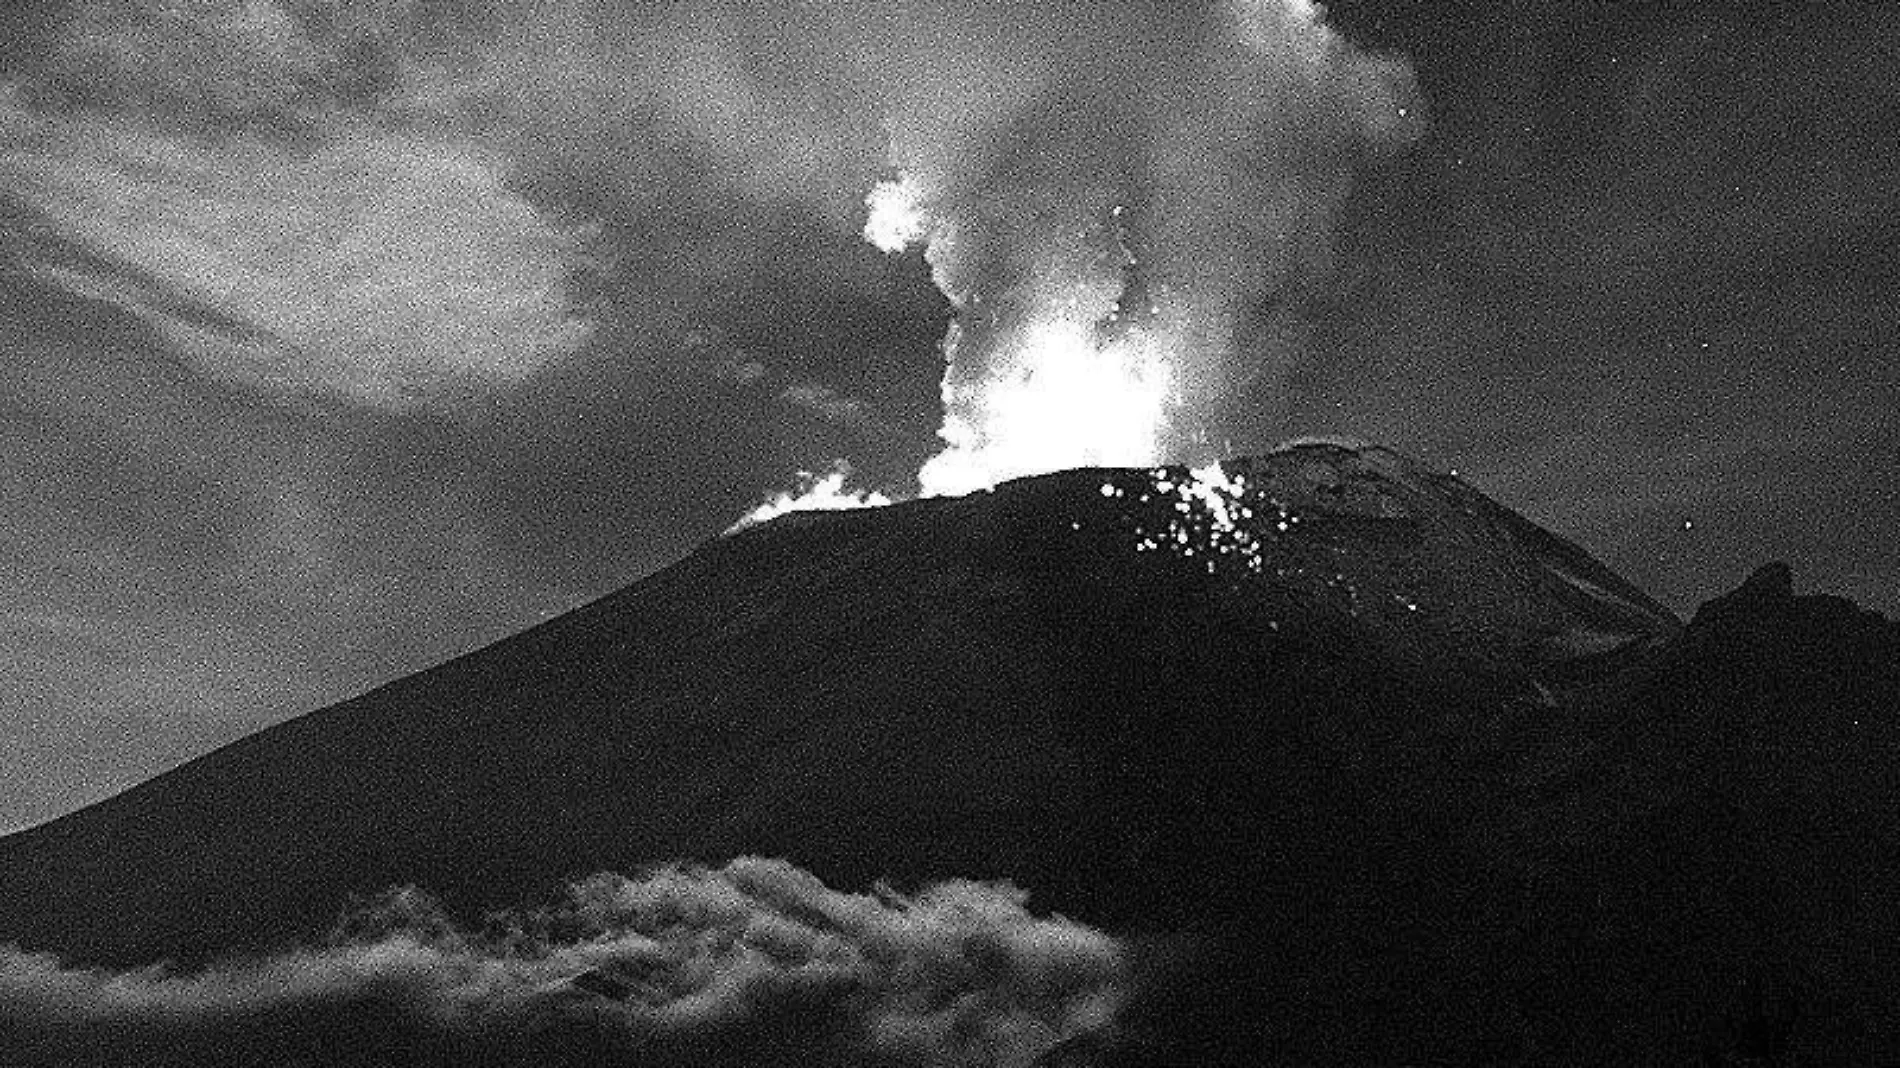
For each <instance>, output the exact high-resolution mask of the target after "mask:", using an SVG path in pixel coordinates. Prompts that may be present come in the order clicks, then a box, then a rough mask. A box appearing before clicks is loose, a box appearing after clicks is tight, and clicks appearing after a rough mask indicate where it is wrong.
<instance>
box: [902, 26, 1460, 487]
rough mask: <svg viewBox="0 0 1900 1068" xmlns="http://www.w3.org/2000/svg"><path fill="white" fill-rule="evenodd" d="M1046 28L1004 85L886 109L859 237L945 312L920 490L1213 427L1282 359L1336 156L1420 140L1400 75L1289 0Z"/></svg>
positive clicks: (1319, 238) (1338, 175)
mask: <svg viewBox="0 0 1900 1068" xmlns="http://www.w3.org/2000/svg"><path fill="white" fill-rule="evenodd" d="M1050 23H1051V25H1046V26H1044V27H1042V35H1043V36H1046V37H1049V38H1051V40H1049V41H1047V42H1038V43H1039V45H1041V47H1037V48H1032V49H1021V50H1020V51H1021V54H1026V55H1035V56H1037V57H1038V59H1039V61H1040V60H1041V57H1044V56H1050V57H1054V58H1051V59H1049V60H1048V61H1047V67H1048V74H1047V79H1048V80H1047V81H1046V82H1041V83H1037V84H1036V85H1035V91H1034V92H1033V93H1029V94H1027V95H1026V96H1025V97H1024V98H1023V99H1022V100H1020V101H1015V100H1011V99H1009V95H1008V94H1001V97H1002V99H1003V100H1004V101H1006V103H1004V104H1003V106H1001V107H995V106H992V109H991V110H990V111H989V112H988V113H987V114H985V115H984V116H983V118H982V120H981V122H980V123H971V122H969V121H968V120H967V119H963V118H960V117H959V116H957V115H955V114H945V113H943V112H942V111H941V110H933V109H932V108H931V107H929V106H927V105H926V106H919V107H911V108H908V109H905V110H904V111H902V112H901V113H899V114H897V115H895V116H893V118H892V120H891V121H892V124H893V138H892V162H893V163H894V164H895V165H897V166H899V167H900V168H902V171H903V178H902V181H901V183H896V184H892V185H885V186H880V187H879V188H878V189H876V190H874V191H873V194H872V196H871V198H870V208H871V209H872V215H873V219H872V225H871V226H869V227H867V230H866V235H867V238H868V239H869V240H872V241H873V242H875V243H877V244H878V245H879V247H882V248H887V249H888V248H891V247H894V246H901V245H902V244H903V242H904V240H905V238H906V236H922V237H924V238H925V239H926V240H927V241H928V250H927V257H928V259H929V261H930V264H931V267H932V270H933V274H934V277H935V279H936V282H937V285H938V286H939V287H940V288H941V289H942V290H943V292H944V294H945V295H946V296H947V297H948V298H949V299H950V301H951V303H952V304H953V305H954V306H955V307H956V308H957V312H958V314H957V319H956V323H955V324H954V326H953V328H952V330H951V332H950V333H949V334H948V335H947V336H946V338H945V341H944V352H945V356H946V359H947V361H948V364H949V367H948V370H947V372H946V375H945V378H944V382H943V399H944V407H945V419H944V424H943V428H942V430H941V436H942V437H943V439H944V440H945V442H946V443H947V444H948V446H949V448H948V449H947V450H945V452H944V453H942V454H940V455H939V456H938V457H937V458H936V459H935V460H933V461H932V462H931V464H930V465H929V466H927V467H926V468H925V469H924V471H923V472H922V474H921V476H920V480H921V481H922V483H923V485H924V488H925V490H926V492H965V491H967V490H969V489H972V488H975V487H977V486H981V485H987V484H989V483H992V482H994V481H996V480H998V479H999V478H1004V477H1009V476H1013V475H1020V474H1028V473H1033V472H1038V471H1044V470H1052V469H1055V468H1059V467H1066V466H1076V465H1081V464H1094V463H1115V464H1142V463H1149V462H1153V461H1155V460H1157V459H1162V458H1166V457H1176V456H1179V455H1180V454H1182V453H1183V452H1185V451H1189V450H1190V448H1191V446H1192V445H1193V444H1194V443H1195V442H1196V441H1197V440H1202V439H1204V438H1206V437H1207V436H1209V435H1212V434H1216V433H1220V432H1223V431H1228V432H1231V431H1232V430H1233V427H1232V426H1231V425H1230V423H1231V420H1232V412H1233V411H1234V410H1235V408H1236V407H1237V405H1236V403H1235V402H1236V400H1237V399H1238V395H1239V394H1242V393H1244V391H1245V390H1246V389H1247V388H1248V387H1249V386H1250V385H1252V384H1253V383H1254V382H1255V381H1256V380H1257V379H1260V378H1261V377H1263V376H1265V377H1267V378H1269V379H1271V378H1272V377H1274V376H1275V375H1277V374H1278V373H1280V372H1282V371H1283V370H1284V369H1285V368H1286V366H1287V365H1288V364H1289V363H1290V361H1291V359H1292V358H1293V357H1294V356H1295V355H1297V353H1296V351H1294V350H1295V348H1296V346H1295V345H1294V344H1293V342H1294V341H1295V340H1296V339H1297V338H1298V337H1299V335H1300V329H1299V327H1298V323H1299V320H1300V319H1301V317H1302V312H1303V308H1302V305H1303V303H1304V302H1305V301H1306V300H1307V299H1308V298H1309V297H1310V296H1311V295H1313V294H1314V293H1316V292H1319V291H1320V289H1321V287H1322V283H1323V280H1324V278H1325V276H1326V275H1327V273H1328V271H1329V270H1330V267H1331V231H1332V223H1333V217H1334V215H1335V213H1336V212H1337V210H1338V208H1339V205H1340V203H1341V202H1342V201H1343V199H1344V197H1345V194H1346V192H1347V189H1348V187H1349V181H1350V178H1351V175H1352V169H1353V167H1354V165H1355V163H1356V162H1357V161H1358V160H1359V159H1361V158H1362V157H1364V156H1366V155H1368V154H1371V153H1373V152H1376V151H1380V150H1383V149H1387V148H1391V147H1394V146H1398V145H1403V144H1406V143H1408V142H1409V141H1410V140H1411V139H1413V138H1415V137H1416V136H1417V135H1418V133H1419V131H1420V129H1421V122H1422V117H1421V108H1420V104H1419V101H1418V99H1417V91H1416V89H1415V87H1414V86H1413V84H1412V76H1411V72H1410V70H1409V68H1407V67H1406V66H1405V65H1404V64H1403V63H1401V62H1399V61H1397V60H1396V59H1392V58H1389V57H1382V56H1375V55H1369V54H1365V53H1362V52H1360V51H1359V50H1357V49H1355V48H1354V47H1353V46H1352V45H1350V44H1349V43H1348V42H1347V41H1346V40H1345V39H1344V38H1342V37H1340V36H1339V35H1337V34H1336V33H1334V32H1333V31H1332V30H1331V29H1330V28H1328V27H1327V26H1326V25H1325V24H1324V22H1323V21H1322V18H1321V11H1320V9H1319V8H1318V7H1317V6H1316V5H1314V4H1311V3H1307V2H1304V0H1229V2H1218V3H1202V4H1187V5H1169V6H1166V7H1163V8H1156V9H1153V10H1150V11H1144V10H1140V9H1133V8H1131V9H1129V10H1119V11H1115V12H1113V13H1112V14H1104V15H1103V16H1100V17H1098V18H1095V19H1083V20H1080V21H1079V22H1078V24H1077V25H1076V26H1074V27H1064V28H1057V25H1056V20H1053V19H1052V20H1050ZM998 51H999V52H1000V51H1003V50H1002V49H1000V48H999V49H998ZM900 194H901V196H900ZM898 201H906V202H898ZM926 219H927V220H928V221H925V220H926ZM1268 414H1269V416H1271V414H1272V413H1271V411H1269V413H1268ZM1244 421H1245V422H1246V423H1247V424H1253V425H1247V426H1245V427H1244V428H1243V429H1246V430H1249V431H1253V432H1255V433H1258V431H1259V430H1260V429H1261V428H1260V427H1259V426H1258V425H1257V424H1259V423H1260V422H1263V420H1262V419H1261V418H1260V414H1259V412H1258V411H1252V412H1249V414H1248V415H1247V416H1246V417H1244Z"/></svg>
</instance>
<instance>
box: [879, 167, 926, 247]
mask: <svg viewBox="0 0 1900 1068" xmlns="http://www.w3.org/2000/svg"><path fill="white" fill-rule="evenodd" d="M864 208H865V218H864V239H865V240H866V241H869V242H870V243H871V244H872V245H874V246H876V247H877V249H878V250H879V251H881V252H902V251H904V250H905V249H907V248H909V247H910V246H912V245H914V244H916V243H917V242H919V241H921V240H923V239H924V237H925V235H927V234H928V233H929V232H930V215H929V213H928V212H927V211H925V209H924V202H923V190H921V189H919V188H918V187H917V183H916V182H915V181H913V180H911V179H910V178H909V177H900V178H898V179H896V180H894V181H885V182H879V183H877V184H876V185H874V186H872V187H871V191H870V192H869V193H866V194H865V195H864Z"/></svg>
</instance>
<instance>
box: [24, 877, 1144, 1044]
mask: <svg viewBox="0 0 1900 1068" xmlns="http://www.w3.org/2000/svg"><path fill="white" fill-rule="evenodd" d="M1122 955H1123V951H1122V949H1121V948H1120V947H1119V946H1118V945H1117V943H1115V942H1114V941H1113V940H1112V939H1110V938H1108V937H1107V936H1105V935H1102V934H1100V933H1097V932H1095V931H1093V930H1090V929H1088V928H1086V927H1083V926H1081V925H1078V924H1074V923H1070V922H1068V921H1065V920H1062V919H1042V918H1037V917H1033V916H1031V915H1030V914H1029V913H1028V912H1027V911H1025V909H1024V908H1023V897H1022V895H1021V894H1019V893H1017V892H1014V891H1012V890H1010V889H1009V888H1007V887H999V886H991V885H985V884H975V883H947V884H943V885H939V886H936V887H932V888H930V889H927V890H925V891H923V892H922V893H921V894H919V895H917V896H916V897H910V898H907V897H902V896H899V895H897V894H894V893H891V892H888V891H881V892H879V893H878V894H876V895H854V894H846V893H840V892H838V891H834V890H831V889H829V888H827V887H825V886H824V885H823V884H822V883H821V882H820V881H819V880H818V879H817V878H816V877H814V876H812V875H809V874H807V873H805V872H803V871H800V870H799V869H797V868H795V867H793V866H791V865H789V864H786V863H784V862H781V861H769V860H760V859H756V858H742V859H739V860H735V861H732V862H731V863H729V864H727V865H726V866H725V867H723V868H720V869H717V870H704V869H698V868H683V867H669V868H663V869H660V870H657V871H654V872H652V873H650V874H648V875H646V876H645V877H642V878H638V879H629V878H625V877H621V876H617V875H599V876H595V877H593V878H591V879H588V880H585V881H583V882H581V883H578V884H576V885H575V886H573V887H572V888H571V889H570V890H569V892H568V894H567V896H566V898H565V899H564V900H563V901H562V902H561V903H560V904H559V905H557V906H555V907H553V908H549V909H546V910H542V911H539V912H535V913H531V914H510V915H499V916H492V917H490V918H489V921H488V923H487V925H486V926H485V928H484V929H483V930H481V931H479V932H470V931H468V930H465V929H463V928H460V927H458V926H457V925H456V924H454V923H453V922H451V921H450V920H448V919H447V918H446V917H445V916H444V915H443V914H442V913H441V912H440V911H439V910H438V909H437V908H436V907H435V906H434V905H432V904H431V903H430V902H429V901H428V900H427V899H426V898H425V897H423V896H421V895H420V894H418V893H416V892H415V891H413V890H406V891H397V892H393V893H391V894H389V895H387V896H385V897H384V898H383V899H381V900H380V901H378V902H376V903H374V904H373V905H371V906H369V907H366V908H363V909H361V910H359V911H357V912H355V913H353V914H351V915H350V916H348V917H347V918H346V919H345V920H344V921H343V922H341V923H340V924H339V925H338V928H337V931H336V933H335V936H334V937H333V938H332V940H331V943H330V944H329V945H326V946H323V947H320V948H311V949H304V950H297V951H293V952H287V953H282V954H278V955H275V956H270V957H265V958H262V959H253V960H243V961H236V962H230V963H226V964H222V965H217V966H213V967H210V968H207V969H204V970H201V971H196V972H191V973H177V972H173V971H169V970H166V969H164V968H162V967H153V968H149V969H145V970H140V971H132V972H105V971H96V970H89V969H81V968H69V967H63V966H61V965H60V964H59V963H58V962H57V961H56V960H53V959H52V958H50V957H46V956H42V955H34V954H25V953H20V952H18V951H8V952H5V953H0V1048H4V1049H5V1050H6V1052H7V1063H8V1064H9V1065H14V1066H18V1068H32V1066H40V1065H45V1066H52V1065H76V1064H85V1065H89V1066H95V1068H107V1066H114V1065H127V1066H130V1065H140V1066H148V1065H155V1064H157V1065H193V1066H203V1068H217V1066H219V1065H239V1064H244V1065H249V1064H261V1063H269V1064H275V1065H325V1066H336V1065H372V1064H375V1065H387V1064H404V1065H436V1064H441V1065H450V1064H454V1065H468V1064H481V1065H514V1064H520V1065H563V1064H574V1065H580V1064H589V1065H600V1064H668V1065H703V1066H715V1065H734V1066H737V1065H756V1064H764V1063H773V1064H789V1063H807V1064H813V1065H839V1066H843V1065H914V1066H925V1065H931V1066H936V1065H942V1066H954V1065H971V1066H975V1065H997V1066H1022V1065H1027V1064H1028V1063H1029V1062H1030V1061H1032V1060H1033V1059H1034V1058H1035V1057H1037V1056H1038V1055H1040V1054H1041V1053H1043V1052H1044V1051H1046V1050H1048V1049H1049V1048H1051V1047H1052V1046H1054V1045H1055V1044H1056V1043H1058V1042H1061V1041H1064V1040H1066V1039H1069V1038H1072V1037H1074V1036H1076V1035H1081V1034H1088V1033H1097V1032H1100V1031H1102V1030H1103V1029H1104V1028H1106V1027H1107V1026H1108V1025H1109V1024H1110V1023H1111V1020H1112V1017H1113V1015H1114V1012H1115V1010H1116V1008H1117V1007H1118V1005H1119V1004H1120V1000H1121V998H1122V988H1123V985H1124V982H1125V974H1124V973H1125V968H1124V964H1123V960H1122Z"/></svg>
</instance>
